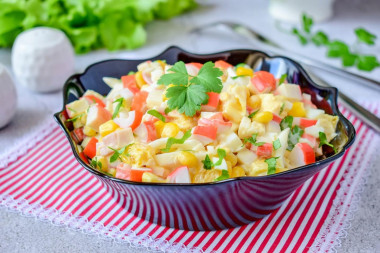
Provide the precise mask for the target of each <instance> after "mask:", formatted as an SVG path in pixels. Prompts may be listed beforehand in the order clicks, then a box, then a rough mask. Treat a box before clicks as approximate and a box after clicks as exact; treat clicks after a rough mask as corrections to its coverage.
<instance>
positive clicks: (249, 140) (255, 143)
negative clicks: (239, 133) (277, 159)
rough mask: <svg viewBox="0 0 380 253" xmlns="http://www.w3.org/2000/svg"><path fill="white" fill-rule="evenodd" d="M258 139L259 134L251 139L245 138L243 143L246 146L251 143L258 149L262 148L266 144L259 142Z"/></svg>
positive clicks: (253, 135)
mask: <svg viewBox="0 0 380 253" xmlns="http://www.w3.org/2000/svg"><path fill="white" fill-rule="evenodd" d="M256 138H257V134H252V136H251V137H249V138H245V139H244V140H243V143H244V144H245V143H247V142H249V143H251V144H252V145H255V146H256V147H260V146H262V145H264V144H265V142H257V140H256Z"/></svg>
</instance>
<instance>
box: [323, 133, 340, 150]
mask: <svg viewBox="0 0 380 253" xmlns="http://www.w3.org/2000/svg"><path fill="white" fill-rule="evenodd" d="M322 145H327V146H329V147H331V148H332V149H333V150H334V152H335V153H336V152H337V150H336V148H335V147H334V145H332V144H331V143H329V142H328V141H327V138H326V134H325V133H324V132H319V147H322Z"/></svg>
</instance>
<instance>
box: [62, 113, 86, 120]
mask: <svg viewBox="0 0 380 253" xmlns="http://www.w3.org/2000/svg"><path fill="white" fill-rule="evenodd" d="M83 115H84V112H83V113H81V114H78V115H77V116H75V117H73V118H71V119H68V120H66V121H72V122H75V121H76V120H77V119H80V118H82V116H83Z"/></svg>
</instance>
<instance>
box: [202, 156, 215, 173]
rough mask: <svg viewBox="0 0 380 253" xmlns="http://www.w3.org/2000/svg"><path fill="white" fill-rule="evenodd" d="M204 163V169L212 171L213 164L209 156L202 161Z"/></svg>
mask: <svg viewBox="0 0 380 253" xmlns="http://www.w3.org/2000/svg"><path fill="white" fill-rule="evenodd" d="M202 163H203V168H204V169H205V170H211V168H212V166H213V164H212V162H211V159H210V157H209V156H208V155H206V157H205V159H204V160H203V161H202Z"/></svg>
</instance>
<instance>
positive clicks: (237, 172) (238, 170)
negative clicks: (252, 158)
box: [231, 166, 245, 177]
mask: <svg viewBox="0 0 380 253" xmlns="http://www.w3.org/2000/svg"><path fill="white" fill-rule="evenodd" d="M243 176H245V172H244V169H243V168H242V167H240V166H235V167H233V168H232V173H231V177H243Z"/></svg>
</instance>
